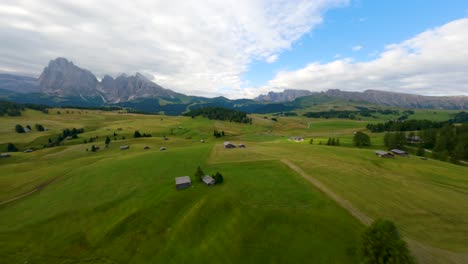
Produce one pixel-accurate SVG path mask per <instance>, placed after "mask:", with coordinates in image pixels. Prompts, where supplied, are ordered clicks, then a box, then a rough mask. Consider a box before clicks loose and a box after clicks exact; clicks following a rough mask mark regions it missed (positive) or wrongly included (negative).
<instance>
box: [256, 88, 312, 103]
mask: <svg viewBox="0 0 468 264" xmlns="http://www.w3.org/2000/svg"><path fill="white" fill-rule="evenodd" d="M312 94H314V93H313V92H311V91H308V90H293V89H286V90H284V91H283V92H269V93H268V94H265V95H259V96H258V97H256V98H255V99H254V100H256V101H266V102H291V101H294V100H295V99H296V98H299V97H303V96H308V95H312Z"/></svg>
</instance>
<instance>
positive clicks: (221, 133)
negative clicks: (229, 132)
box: [213, 129, 225, 138]
mask: <svg viewBox="0 0 468 264" xmlns="http://www.w3.org/2000/svg"><path fill="white" fill-rule="evenodd" d="M213 136H214V137H215V138H220V137H224V136H225V134H224V131H221V132H219V131H218V129H215V130H213Z"/></svg>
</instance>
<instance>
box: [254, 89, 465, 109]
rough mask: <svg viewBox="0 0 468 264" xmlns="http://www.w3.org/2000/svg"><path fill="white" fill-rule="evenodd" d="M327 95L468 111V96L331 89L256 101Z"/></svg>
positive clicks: (277, 94) (293, 92)
mask: <svg viewBox="0 0 468 264" xmlns="http://www.w3.org/2000/svg"><path fill="white" fill-rule="evenodd" d="M318 94H322V95H326V96H328V97H330V98H338V99H345V100H351V101H357V102H358V101H361V102H366V103H372V104H377V105H384V106H395V107H404V108H434V109H468V97H467V96H424V95H416V94H406V93H395V92H386V91H378V90H366V91H364V92H347V91H341V90H338V89H331V90H328V91H326V92H310V91H307V90H292V89H287V90H284V91H283V92H269V93H268V94H266V95H260V96H258V97H256V98H255V99H254V100H257V101H262V102H275V103H278V102H281V103H286V102H292V101H294V100H296V99H298V98H301V97H307V96H316V95H318Z"/></svg>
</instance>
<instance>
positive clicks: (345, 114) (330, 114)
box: [304, 106, 414, 119]
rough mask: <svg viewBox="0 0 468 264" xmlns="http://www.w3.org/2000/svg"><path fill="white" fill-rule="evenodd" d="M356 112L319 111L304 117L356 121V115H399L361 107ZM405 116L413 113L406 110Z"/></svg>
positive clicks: (387, 110)
mask: <svg viewBox="0 0 468 264" xmlns="http://www.w3.org/2000/svg"><path fill="white" fill-rule="evenodd" d="M356 108H357V109H358V110H333V109H332V110H330V111H321V112H307V113H305V114H304V116H306V117H309V118H325V119H329V118H349V119H356V118H357V115H360V116H364V117H371V116H372V115H373V114H377V113H379V114H382V115H399V114H400V111H398V110H391V109H369V108H367V107H363V106H356ZM403 113H404V115H405V116H407V115H409V114H414V111H411V110H408V111H404V112H403Z"/></svg>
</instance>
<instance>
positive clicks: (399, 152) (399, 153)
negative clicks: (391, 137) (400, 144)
mask: <svg viewBox="0 0 468 264" xmlns="http://www.w3.org/2000/svg"><path fill="white" fill-rule="evenodd" d="M390 151H391V152H392V153H393V154H395V155H399V156H405V157H407V156H408V152H406V151H404V150H401V149H392V150H390Z"/></svg>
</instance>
